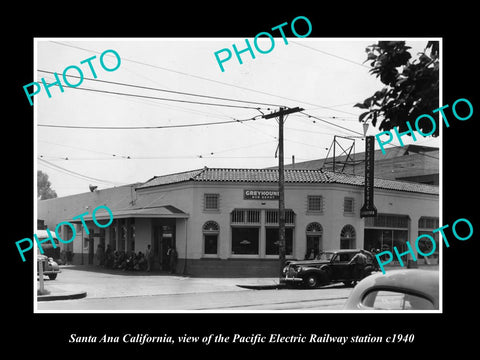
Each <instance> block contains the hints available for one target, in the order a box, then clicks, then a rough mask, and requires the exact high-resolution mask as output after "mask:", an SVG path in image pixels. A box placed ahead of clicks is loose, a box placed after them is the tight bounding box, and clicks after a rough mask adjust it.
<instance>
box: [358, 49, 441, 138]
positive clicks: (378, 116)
mask: <svg viewBox="0 0 480 360" xmlns="http://www.w3.org/2000/svg"><path fill="white" fill-rule="evenodd" d="M409 49H411V48H410V47H409V46H406V45H405V41H379V42H378V44H376V45H370V46H368V47H367V48H366V49H365V51H366V52H367V60H366V61H371V62H370V66H371V69H370V70H369V72H370V73H371V74H373V75H375V76H376V77H378V78H380V81H381V82H382V83H383V84H385V85H386V86H385V87H384V88H383V89H382V90H379V91H376V92H375V93H374V94H373V95H372V96H370V97H368V98H366V99H365V100H364V101H363V103H357V104H355V105H354V106H356V107H358V108H360V109H367V111H365V112H364V113H362V114H361V115H360V116H359V121H360V122H367V121H368V120H371V123H372V124H373V126H376V124H377V121H379V120H380V121H381V122H380V125H379V127H378V128H379V129H380V130H383V131H386V130H390V129H392V128H394V127H397V126H398V130H399V132H403V131H406V130H408V127H407V125H406V122H407V121H408V122H409V123H410V125H411V127H412V128H415V120H416V119H417V117H418V116H419V115H422V114H430V115H431V114H432V110H434V109H437V108H438V107H439V77H438V74H439V44H438V41H429V42H428V43H427V46H426V48H425V50H424V52H422V53H420V54H419V56H418V58H416V59H413V60H412V55H411V54H410V52H409V51H408V50H409ZM434 118H435V119H436V121H437V124H436V125H437V126H436V130H435V132H434V133H433V136H438V134H439V132H438V131H439V126H438V117H435V116H434ZM418 128H419V129H420V130H421V132H422V133H429V132H430V131H431V130H432V123H431V121H430V120H428V119H424V118H423V119H421V120H420V121H419V123H418Z"/></svg>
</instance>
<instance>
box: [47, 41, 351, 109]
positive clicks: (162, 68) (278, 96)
mask: <svg viewBox="0 0 480 360" xmlns="http://www.w3.org/2000/svg"><path fill="white" fill-rule="evenodd" d="M50 42H52V43H54V44H57V45H61V46H67V47H71V48H75V49H80V50H83V51H88V52H94V53H97V54H100V52H99V51H96V50H90V49H85V48H82V47H80V46H75V45H70V44H65V43H61V42H57V41H50ZM122 59H124V60H126V61H130V62H132V63H136V64H140V65H144V66H148V67H152V68H156V69H160V70H164V71H168V72H173V73H176V74H180V75H184V76H190V77H193V78H196V79H200V80H204V81H209V82H213V83H217V84H221V85H225V86H231V87H236V88H238V89H242V90H247V91H251V92H255V93H257V94H262V95H268V96H273V97H276V98H280V99H285V100H290V101H295V102H296V103H298V102H300V103H302V104H307V105H312V106H316V107H319V108H323V109H330V110H333V111H337V112H341V113H345V114H349V115H354V116H356V115H357V114H354V113H351V112H348V111H344V110H338V109H335V108H333V107H329V106H324V105H319V104H314V103H310V102H307V101H302V100H298V99H292V98H289V97H286V96H281V95H277V94H272V93H268V92H266V91H261V90H255V89H250V88H247V87H244V86H240V85H235V84H230V83H226V82H223V81H219V80H214V79H209V78H206V77H203V76H199V75H193V74H189V73H185V72H182V71H178V70H173V69H169V68H166V67H162V66H158V65H152V64H148V63H144V62H142V61H137V60H132V59H127V58H122Z"/></svg>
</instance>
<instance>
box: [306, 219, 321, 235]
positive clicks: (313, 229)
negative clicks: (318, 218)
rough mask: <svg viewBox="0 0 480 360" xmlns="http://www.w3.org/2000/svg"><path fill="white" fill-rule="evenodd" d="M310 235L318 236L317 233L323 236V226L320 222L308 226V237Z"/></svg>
mask: <svg viewBox="0 0 480 360" xmlns="http://www.w3.org/2000/svg"><path fill="white" fill-rule="evenodd" d="M309 233H311V234H312V235H316V234H317V233H318V234H320V235H321V234H322V233H323V228H322V225H320V224H319V223H318V222H311V223H310V224H308V225H307V235H308V234H309Z"/></svg>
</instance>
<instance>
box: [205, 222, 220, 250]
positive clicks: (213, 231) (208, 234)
mask: <svg viewBox="0 0 480 360" xmlns="http://www.w3.org/2000/svg"><path fill="white" fill-rule="evenodd" d="M202 230H203V253H204V255H217V254H218V234H219V233H220V226H218V223H217V222H216V221H211V220H209V221H207V222H206V223H205V224H203V227H202Z"/></svg>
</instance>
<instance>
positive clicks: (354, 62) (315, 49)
mask: <svg viewBox="0 0 480 360" xmlns="http://www.w3.org/2000/svg"><path fill="white" fill-rule="evenodd" d="M292 44H294V45H297V46H303V47H304V48H307V49H311V50H313V51H316V52H319V53H322V54H325V55H328V56H332V57H334V58H337V59H341V60H343V61H347V62H349V63H351V64H355V65H358V66H361V67H364V68H367V69H370V66H367V65H365V64H362V63H359V62H356V61H353V60H350V59H347V58H344V57H342V56H339V55H335V54H332V53H329V52H327V51H324V50H320V49H317V48H314V47H311V46H308V45H305V44H301V43H297V42H292Z"/></svg>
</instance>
